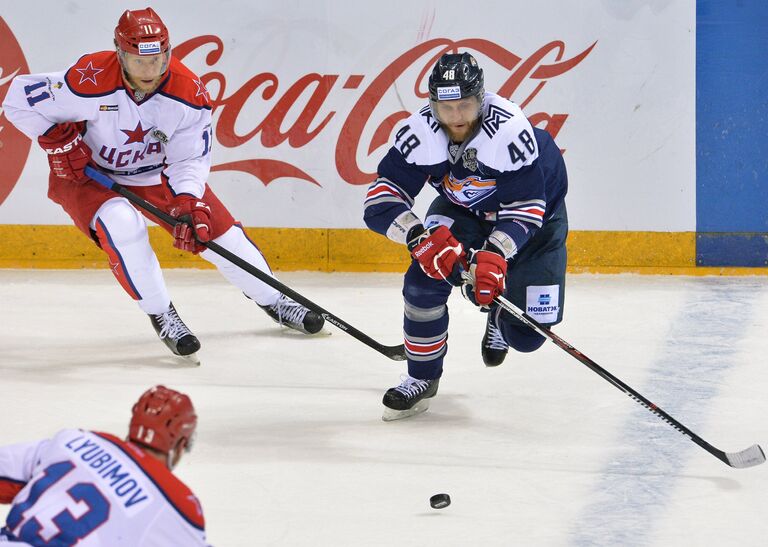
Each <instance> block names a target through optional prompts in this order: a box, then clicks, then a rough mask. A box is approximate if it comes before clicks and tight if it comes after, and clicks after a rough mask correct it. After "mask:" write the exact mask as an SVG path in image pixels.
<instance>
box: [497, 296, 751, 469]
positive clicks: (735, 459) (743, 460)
mask: <svg viewBox="0 0 768 547" xmlns="http://www.w3.org/2000/svg"><path fill="white" fill-rule="evenodd" d="M495 302H496V303H497V304H498V305H499V306H501V307H502V308H503V309H504V310H506V311H507V312H509V313H510V314H512V316H514V317H515V318H516V319H518V320H519V321H521V322H523V323H525V324H526V325H528V326H529V327H531V328H532V329H533V330H535V331H536V332H538V333H539V334H541V335H542V336H544V337H545V338H549V339H550V340H552V341H553V342H554V343H555V345H556V346H557V347H559V348H561V349H562V350H564V351H565V352H567V353H568V354H570V355H571V356H573V357H575V358H576V359H578V360H579V361H580V362H581V363H583V364H584V365H586V366H587V367H588V368H589V369H590V370H592V371H593V372H594V373H596V374H598V375H599V376H601V377H602V378H603V379H604V380H606V381H608V382H610V383H611V384H613V385H614V386H615V387H616V388H617V389H620V390H621V391H623V392H624V393H626V394H627V395H629V396H630V397H631V398H632V399H634V400H635V401H637V402H638V403H640V404H641V405H643V406H644V407H645V408H647V409H648V410H650V411H651V412H653V413H654V414H656V415H657V416H658V417H659V418H661V419H662V420H664V421H665V422H667V423H668V424H669V425H671V426H672V427H673V428H675V429H677V430H678V431H679V432H680V433H682V434H683V435H685V436H686V437H688V438H689V439H691V440H692V441H693V442H695V443H696V444H697V445H699V446H700V447H702V448H703V449H704V450H706V451H707V452H709V453H710V454H712V455H713V456H715V457H716V458H717V459H719V460H721V461H723V462H725V463H726V464H728V465H730V466H731V467H736V468H744V467H752V466H755V465H760V464H761V463H763V462H764V461H765V453H764V452H763V449H762V448H760V445H757V444H753V445H752V446H750V447H749V448H745V449H744V450H742V451H740V452H723V451H722V450H720V449H718V448H715V447H714V446H712V445H711V444H709V443H708V442H707V441H705V440H704V439H702V438H701V437H699V436H698V435H696V433H694V432H693V431H691V430H690V429H688V428H687V427H685V426H684V425H683V424H681V423H680V422H678V421H677V420H675V419H674V418H673V417H672V416H670V415H669V414H667V413H666V412H664V411H663V410H662V409H661V408H659V407H658V406H656V404H654V403H652V402H651V401H649V400H648V399H646V398H645V397H643V396H642V395H641V394H640V393H638V392H637V391H635V390H634V389H632V388H631V387H630V386H628V385H627V384H625V383H624V382H622V381H621V380H619V379H618V378H617V377H616V376H614V375H613V374H611V373H610V372H608V371H607V370H605V369H604V368H602V367H601V366H600V365H598V364H597V363H595V362H594V361H593V360H592V359H590V358H589V357H587V356H586V355H584V354H583V353H581V352H580V351H579V350H577V349H576V348H575V347H573V346H572V345H571V344H569V343H568V342H566V341H565V340H563V339H562V338H560V337H559V336H558V335H557V334H555V333H554V332H552V331H551V330H549V329H548V328H547V327H545V326H543V325H541V324H540V323H538V322H537V321H536V320H535V319H532V318H531V317H529V316H528V315H526V314H525V312H524V311H523V310H521V309H520V308H518V307H517V306H515V305H514V304H513V303H512V302H510V301H509V300H507V299H506V298H504V297H503V296H497V297H496V299H495Z"/></svg>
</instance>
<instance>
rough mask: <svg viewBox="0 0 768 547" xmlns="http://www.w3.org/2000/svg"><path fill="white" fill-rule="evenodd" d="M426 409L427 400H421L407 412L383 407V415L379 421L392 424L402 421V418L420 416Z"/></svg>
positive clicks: (427, 405) (427, 406)
mask: <svg viewBox="0 0 768 547" xmlns="http://www.w3.org/2000/svg"><path fill="white" fill-rule="evenodd" d="M428 408H429V399H422V400H421V401H419V402H418V403H416V404H415V405H413V407H411V408H409V409H408V410H394V409H392V408H387V407H384V414H383V415H382V416H381V419H382V420H384V421H385V422H394V421H395V420H402V419H403V418H410V417H411V416H415V415H416V414H421V413H422V412H424V411H426V410H427V409H428Z"/></svg>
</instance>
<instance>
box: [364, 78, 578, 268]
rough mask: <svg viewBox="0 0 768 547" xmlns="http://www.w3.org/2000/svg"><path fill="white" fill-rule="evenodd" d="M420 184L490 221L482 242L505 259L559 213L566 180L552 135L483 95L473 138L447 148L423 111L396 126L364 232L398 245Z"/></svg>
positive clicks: (506, 104) (495, 98)
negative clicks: (491, 225) (489, 230)
mask: <svg viewBox="0 0 768 547" xmlns="http://www.w3.org/2000/svg"><path fill="white" fill-rule="evenodd" d="M426 184H429V185H430V186H432V187H434V188H435V189H436V190H437V191H438V192H440V193H441V194H443V195H444V196H445V197H446V198H447V199H448V200H450V201H451V202H453V203H455V204H456V205H459V206H461V207H466V208H467V209H469V210H470V211H472V212H473V213H474V214H476V215H478V216H480V217H482V218H485V219H486V220H488V221H490V222H492V223H494V225H495V228H494V231H493V233H492V234H491V236H490V237H489V239H492V240H493V243H494V244H495V245H496V246H497V247H499V248H501V249H503V250H504V252H505V254H506V256H507V258H511V257H512V256H514V255H515V254H516V253H517V252H518V250H519V249H520V248H521V247H522V246H523V245H525V243H526V242H527V241H528V240H529V239H530V237H531V236H532V235H533V234H534V233H535V232H536V231H537V230H538V229H540V228H541V227H542V225H543V223H545V222H546V221H547V220H548V219H549V218H551V217H552V215H553V214H554V213H555V211H557V209H558V208H559V207H560V205H561V204H562V202H563V199H564V197H565V194H566V192H567V188H568V179H567V175H566V170H565V164H564V162H563V158H562V155H561V154H560V150H559V148H558V147H557V145H556V144H555V142H554V140H553V139H552V137H551V136H550V135H549V134H548V133H547V132H546V131H543V130H541V129H536V128H533V127H532V126H531V124H530V122H529V121H528V119H527V118H526V117H525V115H524V114H523V112H522V110H520V107H518V106H517V105H516V104H514V103H512V102H510V101H508V100H506V99H504V98H502V97H500V96H498V95H495V94H493V93H486V94H485V97H484V100H483V116H482V119H481V121H480V125H479V127H478V129H477V132H476V133H475V134H474V136H473V137H471V138H470V139H468V140H467V141H466V142H464V143H462V144H461V145H456V144H453V143H451V142H449V139H448V137H447V135H446V134H445V132H444V131H443V130H442V128H441V127H440V125H439V124H438V123H437V121H436V120H435V119H434V117H433V115H432V112H431V109H430V107H429V106H426V107H424V108H422V109H421V110H420V111H419V112H416V113H414V114H412V115H411V116H410V117H409V118H408V119H407V120H406V121H405V122H404V123H403V125H402V126H401V127H400V129H399V130H398V132H397V133H396V135H395V138H394V142H393V145H392V147H391V148H390V149H389V151H388V152H387V155H386V156H385V157H384V159H382V160H381V162H380V163H379V168H378V178H377V179H376V181H374V182H373V184H371V186H370V188H369V190H368V195H367V197H366V201H365V215H364V219H365V222H366V224H367V225H368V227H369V228H370V229H371V230H373V231H375V232H378V233H380V234H384V235H386V236H387V237H389V238H390V239H392V240H394V241H399V242H401V243H404V242H405V235H406V234H407V232H408V230H409V229H410V228H411V227H413V226H415V225H417V224H419V223H420V222H421V221H420V220H419V219H418V218H416V216H415V215H414V214H413V213H412V212H411V207H412V206H413V203H414V199H415V197H416V196H417V195H418V193H419V192H420V191H421V189H422V188H423V187H424V186H425V185H426Z"/></svg>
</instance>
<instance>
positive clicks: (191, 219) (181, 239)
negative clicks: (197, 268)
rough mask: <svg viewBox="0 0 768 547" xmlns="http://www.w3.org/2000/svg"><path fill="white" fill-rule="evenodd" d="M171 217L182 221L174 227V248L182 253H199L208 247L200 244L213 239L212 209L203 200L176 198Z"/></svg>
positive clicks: (192, 197) (189, 197)
mask: <svg viewBox="0 0 768 547" xmlns="http://www.w3.org/2000/svg"><path fill="white" fill-rule="evenodd" d="M168 212H169V213H170V215H171V216H174V217H176V218H177V219H179V220H180V221H181V223H179V224H177V225H176V226H174V227H173V237H174V238H176V240H175V241H174V242H173V246H174V247H176V248H177V249H181V250H182V251H189V252H190V253H195V254H197V253H199V252H201V251H204V250H205V249H206V247H205V246H204V245H200V242H203V243H205V242H207V241H210V239H211V208H210V207H209V206H208V204H207V203H206V202H204V201H202V200H201V199H197V198H196V197H194V196H190V195H188V194H182V195H179V196H177V197H176V199H175V201H174V203H173V205H172V206H171V208H170V210H169V211H168Z"/></svg>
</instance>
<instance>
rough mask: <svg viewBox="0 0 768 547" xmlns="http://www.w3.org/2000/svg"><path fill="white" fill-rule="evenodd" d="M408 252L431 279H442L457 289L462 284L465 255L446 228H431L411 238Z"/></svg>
mask: <svg viewBox="0 0 768 547" xmlns="http://www.w3.org/2000/svg"><path fill="white" fill-rule="evenodd" d="M408 250H409V251H411V256H412V257H413V258H414V259H415V260H416V261H418V263H419V266H421V269H422V270H423V271H424V273H425V274H427V275H428V276H429V277H431V278H432V279H443V280H445V281H447V282H448V283H450V284H451V285H455V286H457V287H458V286H460V285H461V284H462V280H461V273H462V271H464V270H465V269H466V265H467V255H466V253H464V247H463V246H462V245H461V243H459V241H458V240H457V239H456V238H455V237H453V234H452V233H451V231H450V230H449V229H448V228H447V227H445V226H442V225H440V226H433V227H431V228H428V229H426V230H424V231H423V232H421V233H420V234H418V235H416V236H415V237H412V238H411V239H410V241H409V242H408Z"/></svg>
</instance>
